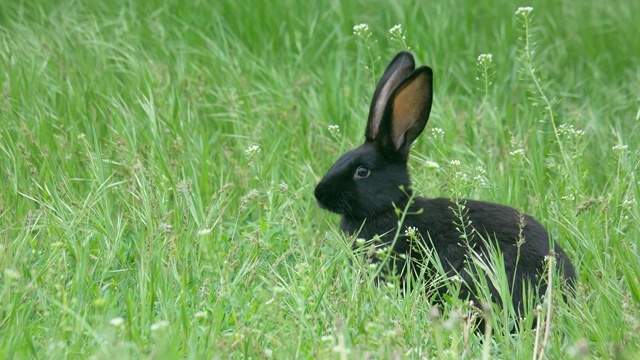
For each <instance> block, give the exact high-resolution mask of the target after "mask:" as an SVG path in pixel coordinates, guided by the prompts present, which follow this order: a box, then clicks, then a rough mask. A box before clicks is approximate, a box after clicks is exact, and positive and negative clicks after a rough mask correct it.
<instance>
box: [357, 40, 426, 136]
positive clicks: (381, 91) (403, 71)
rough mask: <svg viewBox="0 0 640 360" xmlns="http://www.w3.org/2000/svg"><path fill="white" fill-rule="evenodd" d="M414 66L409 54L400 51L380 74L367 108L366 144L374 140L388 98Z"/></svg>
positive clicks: (411, 56)
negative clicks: (369, 105)
mask: <svg viewBox="0 0 640 360" xmlns="http://www.w3.org/2000/svg"><path fill="white" fill-rule="evenodd" d="M415 67H416V64H415V61H414V60H413V55H411V53H409V52H406V51H402V52H400V53H398V55H396V57H394V58H393V60H391V63H389V66H387V70H385V71H384V74H382V78H380V81H379V82H378V86H376V91H375V92H374V93H373V99H371V107H370V108H369V120H368V121H367V130H366V133H365V136H366V138H367V141H368V142H371V141H374V140H376V138H377V137H378V130H379V129H380V123H381V122H382V117H383V115H384V109H385V107H386V105H387V101H388V100H389V97H390V96H391V94H392V93H393V91H394V90H395V89H396V88H397V87H398V85H400V83H401V82H402V81H403V80H404V79H406V78H407V76H409V74H411V72H413V69H415Z"/></svg>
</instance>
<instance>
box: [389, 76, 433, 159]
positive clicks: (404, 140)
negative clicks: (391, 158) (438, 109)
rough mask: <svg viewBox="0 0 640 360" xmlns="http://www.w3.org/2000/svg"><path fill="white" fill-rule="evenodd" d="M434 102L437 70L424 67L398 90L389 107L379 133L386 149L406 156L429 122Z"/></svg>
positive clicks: (392, 95)
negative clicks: (434, 81) (434, 80)
mask: <svg viewBox="0 0 640 360" xmlns="http://www.w3.org/2000/svg"><path fill="white" fill-rule="evenodd" d="M432 101H433V71H432V70H431V68H429V67H427V66H422V67H419V68H418V69H416V70H415V71H414V72H413V73H412V74H411V75H410V76H409V77H408V78H406V79H405V80H404V81H403V82H402V83H401V84H400V85H399V86H398V87H397V88H396V89H395V91H394V92H393V93H392V94H391V98H390V99H389V102H388V103H387V106H386V107H385V112H384V117H383V121H382V125H381V130H380V134H379V137H380V140H381V143H382V144H383V145H384V146H385V148H387V149H388V148H393V149H394V150H395V151H397V152H399V153H400V155H402V157H403V158H406V157H407V156H408V155H409V148H410V145H411V143H412V142H413V141H414V140H415V139H416V138H417V137H418V135H420V133H422V130H424V127H425V126H426V125H427V121H428V120H429V113H430V112H431V103H432Z"/></svg>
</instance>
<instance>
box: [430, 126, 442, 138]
mask: <svg viewBox="0 0 640 360" xmlns="http://www.w3.org/2000/svg"><path fill="white" fill-rule="evenodd" d="M431 137H433V138H434V139H436V138H440V139H442V138H444V130H442V129H441V128H439V127H434V128H432V129H431Z"/></svg>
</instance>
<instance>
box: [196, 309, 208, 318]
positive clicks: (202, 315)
mask: <svg viewBox="0 0 640 360" xmlns="http://www.w3.org/2000/svg"><path fill="white" fill-rule="evenodd" d="M193 316H194V317H195V318H196V319H206V318H207V316H209V313H207V312H206V311H198V312H197V313H195V314H194V315H193Z"/></svg>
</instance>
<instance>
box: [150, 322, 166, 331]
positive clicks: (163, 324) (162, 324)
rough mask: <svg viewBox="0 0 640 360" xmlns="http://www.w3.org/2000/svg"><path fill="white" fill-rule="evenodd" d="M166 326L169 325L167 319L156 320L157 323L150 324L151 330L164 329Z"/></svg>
mask: <svg viewBox="0 0 640 360" xmlns="http://www.w3.org/2000/svg"><path fill="white" fill-rule="evenodd" d="M167 326H169V322H168V321H167V320H162V321H158V322H157V323H155V324H153V325H151V331H156V330H160V329H164V328H166V327H167Z"/></svg>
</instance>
